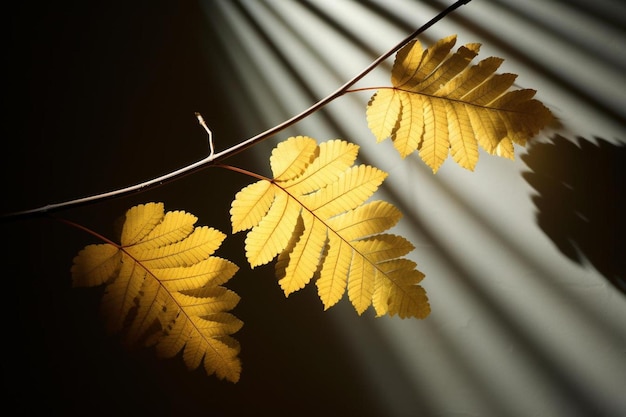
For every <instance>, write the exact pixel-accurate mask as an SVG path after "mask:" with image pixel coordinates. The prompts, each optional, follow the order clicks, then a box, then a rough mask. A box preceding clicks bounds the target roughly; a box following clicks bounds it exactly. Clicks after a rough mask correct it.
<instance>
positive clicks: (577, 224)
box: [522, 135, 626, 295]
mask: <svg viewBox="0 0 626 417" xmlns="http://www.w3.org/2000/svg"><path fill="white" fill-rule="evenodd" d="M594 139H595V143H594V142H593V141H590V140H588V139H585V138H583V137H577V138H576V139H575V140H572V139H569V138H567V137H564V136H561V135H554V136H553V137H552V138H551V141H550V142H546V143H535V144H534V145H532V146H531V147H530V148H529V150H528V153H527V154H526V155H524V156H522V160H523V161H524V163H525V164H526V165H527V167H528V168H529V171H526V172H524V173H523V174H522V175H523V177H524V179H525V180H526V181H527V182H528V184H530V185H531V186H532V187H533V188H534V189H535V191H536V192H537V194H535V195H534V196H533V202H534V203H535V207H536V208H537V214H536V217H537V223H538V225H539V227H541V229H542V230H543V232H544V233H545V234H546V235H547V236H548V237H549V238H550V239H551V240H552V242H553V243H554V244H555V245H556V246H557V248H558V249H559V250H560V251H561V252H562V253H563V254H564V255H565V256H567V257H568V258H569V259H571V260H572V261H574V262H576V263H578V264H581V265H583V264H585V263H586V262H588V263H590V264H591V265H592V266H593V267H594V268H595V269H596V270H597V271H598V272H599V273H601V274H602V275H603V276H604V277H605V278H606V279H607V280H608V281H609V282H610V283H611V284H613V286H614V287H615V288H617V289H618V290H619V291H621V292H622V293H623V294H624V295H626V250H625V246H626V245H625V243H626V220H625V219H624V216H625V215H626V145H625V144H619V145H615V144H612V143H610V142H608V141H606V140H604V139H602V138H598V137H595V138H594Z"/></svg>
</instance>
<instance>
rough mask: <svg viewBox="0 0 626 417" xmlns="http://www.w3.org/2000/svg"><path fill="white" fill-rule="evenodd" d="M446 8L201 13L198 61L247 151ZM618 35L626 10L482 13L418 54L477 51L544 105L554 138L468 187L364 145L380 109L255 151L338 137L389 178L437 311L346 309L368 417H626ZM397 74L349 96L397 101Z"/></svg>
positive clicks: (333, 322)
mask: <svg viewBox="0 0 626 417" xmlns="http://www.w3.org/2000/svg"><path fill="white" fill-rule="evenodd" d="M451 3H452V2H441V1H408V0H406V1H403V0H393V1H368V2H357V1H348V0H340V1H336V0H334V1H331V0H315V1H283V0H267V1H245V0H242V1H205V2H204V4H203V6H204V12H205V15H206V19H207V20H208V22H209V27H210V34H209V35H207V36H210V38H209V39H212V42H207V48H206V59H207V62H209V63H210V65H211V66H212V68H213V69H214V70H215V71H216V72H218V73H220V74H221V77H223V82H224V83H225V85H227V86H228V87H229V88H230V91H231V94H230V95H229V99H230V101H229V102H228V103H227V105H228V106H230V108H231V109H232V112H233V117H235V118H236V119H237V123H238V124H239V125H240V126H241V128H242V129H243V131H244V132H247V135H248V137H251V136H254V135H255V134H257V133H260V132H262V131H264V130H266V129H268V128H270V127H272V126H274V125H275V124H277V123H280V122H282V121H284V120H286V119H288V118H290V117H292V116H294V115H296V114H298V113H300V112H301V111H303V110H305V109H306V108H307V107H309V106H310V105H312V104H313V103H314V102H316V101H317V100H319V99H321V98H323V97H325V96H326V95H328V94H330V93H332V92H333V91H334V90H335V89H336V88H338V87H339V86H341V85H342V84H343V83H345V82H346V81H348V80H349V79H351V78H352V77H353V76H355V75H356V74H357V73H359V71H361V70H362V69H364V68H365V67H367V65H368V64H369V63H370V62H371V61H372V60H374V59H375V58H377V57H378V56H380V55H381V54H383V53H384V52H386V51H387V50H388V49H390V48H391V47H393V46H394V45H396V44H397V43H398V42H399V41H400V40H402V39H403V38H404V37H405V36H407V35H408V34H409V33H411V32H412V31H413V30H414V29H416V28H417V27H419V26H420V25H422V24H424V23H426V22H427V21H428V20H429V19H430V18H432V17H434V16H435V15H436V14H437V13H438V12H439V11H441V10H443V9H444V8H445V7H447V6H448V5H450V4H451ZM625 17H626V8H625V7H624V5H623V4H621V3H620V2H618V1H609V0H604V1H598V2H572V1H569V2H565V1H563V2H559V1H540V0H534V1H523V2H520V1H506V0H500V1H496V0H492V1H486V0H474V1H472V2H470V3H469V4H468V5H465V6H463V7H461V8H460V9H458V10H457V11H455V12H454V13H453V14H451V15H449V16H448V17H446V18H445V19H443V20H442V21H441V22H439V23H437V24H436V25H434V26H433V27H432V28H430V29H429V30H427V31H426V32H425V33H424V34H423V35H421V36H420V37H419V40H420V41H421V42H422V43H424V44H426V45H427V44H429V43H431V42H433V41H435V40H437V39H439V38H441V37H444V36H447V35H449V34H453V33H456V34H458V43H457V44H458V45H461V44H465V43H470V42H480V43H482V48H481V52H480V55H479V58H480V57H487V56H492V55H495V56H499V57H502V58H504V59H505V62H504V64H503V66H502V67H501V69H500V71H501V72H513V73H516V74H518V75H519V77H518V78H517V81H516V86H518V87H523V88H533V89H536V90H537V91H538V93H537V98H538V99H540V100H542V101H543V102H544V103H545V104H546V105H547V106H549V107H550V109H551V110H552V111H553V112H554V114H555V115H556V116H557V118H558V119H559V121H560V123H561V125H562V126H561V127H559V128H554V129H547V130H546V131H544V132H542V134H541V135H540V136H539V137H538V138H537V139H536V140H535V141H533V143H531V144H530V145H529V146H528V147H527V148H525V149H524V148H521V147H516V154H517V157H516V159H515V160H514V161H510V160H506V159H500V158H497V157H494V156H489V155H487V154H483V153H481V156H480V159H479V162H478V165H477V168H476V170H475V171H474V172H469V171H466V170H464V169H462V168H460V167H458V166H457V165H455V164H454V163H453V162H452V161H451V160H448V161H446V162H445V163H444V165H443V167H442V168H441V170H440V171H439V172H438V173H437V174H436V175H433V174H432V172H431V171H430V169H429V168H428V167H426V166H425V164H424V163H422V162H421V160H420V159H419V157H418V156H417V155H413V156H411V157H408V158H406V159H404V160H402V159H401V158H400V157H399V156H398V155H397V153H396V152H395V150H394V149H393V146H392V144H391V143H390V142H389V141H386V142H383V143H381V144H375V140H374V137H373V136H372V134H371V133H370V132H369V130H368V128H367V124H366V119H365V105H366V103H367V100H368V99H369V97H370V96H371V93H372V92H371V91H367V92H361V93H354V94H349V95H347V96H344V97H342V98H339V99H337V100H335V101H334V102H332V104H330V105H328V106H326V107H325V109H324V110H323V111H322V112H318V113H316V114H314V115H313V116H310V117H308V118H306V119H305V120H303V121H302V122H300V123H298V124H296V125H295V126H293V127H291V128H289V129H287V130H286V131H284V132H281V133H280V134H278V135H277V136H276V137H275V138H273V139H272V140H270V141H268V142H266V143H264V144H262V145H260V146H259V147H258V148H257V150H255V154H256V155H269V151H270V149H271V147H272V146H273V145H274V144H275V143H276V141H278V140H282V139H285V138H286V137H288V136H291V135H299V134H302V135H308V136H312V137H314V138H316V139H317V140H318V141H323V140H328V139H333V138H336V137H340V138H343V139H347V140H349V141H352V142H355V143H357V144H358V145H359V146H360V147H361V150H360V158H361V160H362V161H363V162H366V163H369V164H373V165H375V166H377V167H379V168H381V169H383V170H385V171H387V172H388V173H389V177H388V179H387V180H386V182H385V185H384V187H383V188H382V189H381V191H380V193H379V195H380V196H381V197H383V198H386V199H389V200H390V201H392V202H393V203H394V204H396V205H397V206H398V207H400V208H401V209H402V211H403V212H404V214H405V217H404V218H403V219H402V221H401V223H400V225H399V226H398V228H397V232H398V233H401V234H402V235H404V236H406V237H407V238H409V239H410V240H411V241H412V242H413V243H414V244H415V246H416V249H415V250H414V251H413V252H412V253H411V254H410V258H411V259H413V260H414V261H416V262H417V263H418V266H419V268H420V269H421V270H422V271H423V272H424V273H425V274H426V279H425V281H424V283H423V285H424V287H425V288H426V290H427V292H428V294H429V298H430V301H431V306H432V313H431V315H430V317H428V318H427V319H426V320H423V321H418V320H400V319H398V318H373V317H372V315H371V314H368V313H366V314H365V315H364V316H363V317H358V316H357V315H356V313H355V312H354V310H353V309H352V308H351V306H350V305H349V304H348V303H347V302H342V303H340V304H339V305H337V306H336V307H333V308H332V309H331V310H329V311H328V312H327V313H326V320H327V322H326V324H325V325H328V326H333V327H335V328H336V330H337V335H338V337H339V338H341V341H342V343H343V344H345V345H346V346H348V347H349V351H350V352H351V354H352V355H354V356H353V358H356V359H355V360H356V361H357V364H358V367H359V369H360V370H361V372H362V373H361V375H362V380H361V381H360V383H361V384H364V386H365V387H367V389H364V391H363V392H362V396H363V398H364V401H367V402H369V403H372V404H374V403H376V404H377V405H378V406H379V407H380V409H384V410H386V414H385V415H386V416H417V415H424V416H483V417H486V416H494V417H495V416H519V417H525V416H531V415H532V416H563V417H566V416H568V417H569V416H600V415H604V416H615V417H617V416H620V415H625V414H626V396H625V395H624V392H626V365H625V364H626V324H624V323H626V319H625V318H626V289H625V287H624V279H625V278H624V273H625V268H624V258H623V256H624V236H625V234H624V220H623V211H621V210H622V209H623V208H624V207H625V206H624V189H625V184H624V174H623V173H622V171H623V166H624V165H623V164H624V163H625V162H626V159H625V157H624V156H625V155H624V154H625V151H624V149H625V148H624V143H626V136H625V133H624V132H625V131H624V127H625V122H624V120H625V118H626V78H625V77H624V73H625V70H626V61H625V58H624V57H626V48H625V46H624V45H625V43H624V41H625V40H626V37H625V32H624V28H623V21H624V20H623V19H624V18H625ZM391 62H392V61H391V60H388V61H387V62H385V63H384V64H383V65H381V66H380V67H378V68H377V69H376V70H374V71H373V72H372V73H371V74H369V75H368V76H367V77H366V78H365V79H363V80H362V81H361V82H359V83H358V84H357V87H376V86H383V85H389V68H390V64H391ZM557 135H558V136H557ZM578 137H580V138H578ZM216 140H218V141H219V139H216ZM259 159H260V161H261V162H263V161H264V159H263V157H261V156H259ZM265 160H267V156H265ZM598 189H600V190H601V191H600V192H596V191H594V190H598ZM556 196H558V197H556ZM620 288H621V289H620ZM292 297H297V295H295V296H292ZM344 301H345V300H344ZM277 325H280V324H279V323H277ZM320 343H323V341H321V342H320ZM302 360H304V361H306V360H307V358H306V357H303V359H302ZM325 373H326V376H327V378H334V377H340V376H338V375H333V370H332V369H329V370H325ZM303 377H304V378H307V376H306V375H303ZM346 383H348V384H349V381H348V382H346ZM277 395H278V396H280V394H277ZM311 395H315V393H313V392H312V393H311ZM329 406H330V405H329ZM277 410H280V406H278V405H277ZM330 414H331V415H332V413H330Z"/></svg>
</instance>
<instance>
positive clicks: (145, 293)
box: [72, 203, 242, 382]
mask: <svg viewBox="0 0 626 417" xmlns="http://www.w3.org/2000/svg"><path fill="white" fill-rule="evenodd" d="M196 220H197V218H196V217H195V216H193V215H191V214H189V213H185V212H182V211H175V212H168V213H164V211H163V204H161V203H148V204H142V205H139V206H135V207H133V208H131V209H129V210H128V211H127V212H126V218H125V222H124V226H123V229H122V234H121V244H120V245H119V247H115V246H113V245H110V244H106V245H90V246H87V247H86V248H85V249H83V250H81V251H80V252H79V253H78V255H77V256H76V257H75V258H74V264H73V266H72V279H73V284H74V286H86V285H99V284H106V287H105V293H104V296H103V298H102V303H101V311H102V314H103V316H104V317H105V319H106V320H107V328H108V330H109V331H112V332H119V331H122V332H124V335H125V340H126V342H127V343H128V344H130V345H133V344H137V343H144V344H146V345H156V349H157V353H158V354H159V355H160V356H163V357H171V356H175V355H176V354H177V353H178V352H180V351H181V350H183V349H184V352H183V359H184V361H185V364H186V365H187V367H188V368H189V369H195V368H197V367H198V366H199V365H200V364H201V363H203V364H204V368H205V370H206V371H207V373H208V374H213V373H215V374H216V376H217V377H218V378H220V379H227V380H229V381H232V382H237V381H238V380H239V376H240V373H241V362H240V360H239V358H238V353H239V345H238V343H237V342H236V341H235V340H234V339H233V338H232V337H231V336H230V335H231V334H233V333H235V332H236V331H238V330H239V329H240V328H241V326H242V322H241V321H240V320H239V319H237V318H236V317H235V316H233V315H231V314H230V313H228V312H227V311H229V310H231V309H233V308H234V307H235V306H236V305H237V303H238V302H239V296H238V295H237V294H235V293H234V292H232V291H230V290H227V289H226V288H224V287H222V286H221V284H223V283H225V282H227V281H228V280H229V279H230V278H231V277H232V276H233V275H234V274H235V273H236V272H237V270H238V267H237V266H236V265H235V264H233V263H232V262H230V261H227V260H225V259H221V258H218V257H215V256H211V255H212V254H213V252H214V251H215V250H217V249H218V248H219V246H220V245H221V243H222V241H223V240H224V238H225V235H224V234H223V233H222V232H220V231H217V230H215V229H212V228H209V227H206V226H203V227H195V226H194V224H195V222H196Z"/></svg>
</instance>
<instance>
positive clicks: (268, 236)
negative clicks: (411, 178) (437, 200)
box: [230, 136, 430, 318]
mask: <svg viewBox="0 0 626 417" xmlns="http://www.w3.org/2000/svg"><path fill="white" fill-rule="evenodd" d="M358 149H359V148H358V146H357V145H354V144H351V143H348V142H345V141H342V140H331V141H328V142H324V143H322V144H321V145H319V146H318V145H317V142H316V141H315V139H312V138H309V137H304V136H297V137H292V138H289V139H287V140H286V141H284V142H282V143H280V144H279V145H278V146H277V147H276V148H275V149H274V150H273V152H272V155H271V158H270V165H271V168H272V172H273V174H274V179H273V180H261V181H258V182H256V183H253V184H251V185H249V186H247V187H245V188H244V189H242V190H241V191H239V192H238V193H237V195H236V196H235V200H234V201H233V203H232V207H231V210H230V213H231V222H232V227H233V233H236V232H239V231H243V230H248V229H251V230H250V231H249V232H248V234H247V236H246V242H245V246H246V247H245V249H246V256H247V258H248V261H249V263H250V265H251V266H252V267H253V268H254V267H256V266H259V265H263V264H266V263H269V262H270V261H272V260H273V259H274V258H276V257H278V260H277V262H276V273H277V276H278V278H279V284H280V286H281V288H282V289H283V291H284V293H285V295H286V296H288V295H289V294H291V293H293V292H295V291H298V290H300V289H302V288H304V286H306V285H307V284H308V283H309V282H310V281H311V280H312V279H314V278H315V279H316V284H317V289H318V294H319V296H320V299H321V301H322V303H323V304H324V308H325V309H328V308H330V307H332V306H333V305H334V304H336V303H337V302H338V301H339V300H340V299H341V298H342V297H343V295H344V293H345V292H346V291H347V292H348V298H349V299H350V301H351V302H352V305H353V306H354V308H355V309H356V311H357V312H358V313H359V314H362V313H363V312H364V311H365V310H366V309H367V308H368V307H369V306H373V307H374V309H375V311H376V314H377V315H378V316H382V315H385V314H389V315H390V316H393V315H395V314H397V315H399V316H400V317H402V318H405V317H418V318H424V317H426V316H427V315H428V314H429V312H430V306H429V304H428V299H427V297H426V293H425V291H424V289H423V288H422V287H421V286H420V285H418V283H419V282H420V281H421V280H422V279H423V277H424V274H422V273H421V272H419V271H418V270H417V269H415V267H416V264H415V263H414V262H413V261H410V260H408V259H404V258H401V257H402V256H404V255H406V254H408V253H409V252H410V251H412V250H413V249H414V247H413V245H412V244H411V243H410V242H408V241H407V240H406V239H405V238H403V237H401V236H396V235H393V234H386V233H382V232H384V231H386V230H387V229H389V228H391V227H392V226H394V225H395V224H396V223H397V222H398V220H399V219H400V218H401V216H402V215H401V213H400V212H399V211H398V209H397V208H395V207H394V206H393V205H391V204H389V203H386V202H384V201H372V202H366V200H368V199H369V198H370V197H371V196H372V195H373V194H374V192H375V191H376V190H377V189H378V187H379V186H380V184H381V183H382V182H383V181H384V179H385V177H386V176H387V174H386V173H385V172H383V171H381V170H379V169H377V168H374V167H371V166H367V165H358V166H353V164H354V161H355V160H356V157H357V153H358Z"/></svg>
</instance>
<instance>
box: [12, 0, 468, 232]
mask: <svg viewBox="0 0 626 417" xmlns="http://www.w3.org/2000/svg"><path fill="white" fill-rule="evenodd" d="M470 1H471V0H457V1H456V2H455V3H453V4H452V5H451V6H449V7H448V8H446V9H445V10H443V11H441V12H440V13H439V14H437V15H436V16H435V17H433V18H432V19H430V20H429V21H428V22H427V23H426V24H424V25H423V26H421V27H420V28H419V29H417V30H415V31H414V32H413V33H411V34H410V35H409V36H407V37H406V38H404V39H403V40H402V41H401V42H400V43H398V44H397V45H396V46H394V47H393V48H391V49H390V50H389V51H387V52H385V53H384V54H383V55H381V56H380V57H378V58H377V59H376V60H375V61H373V62H372V63H371V64H370V65H369V66H368V67H367V68H365V69H364V70H363V71H361V72H360V73H359V74H357V75H356V76H355V77H354V78H352V79H351V80H349V81H348V82H346V83H345V84H344V85H342V86H341V87H339V88H338V89H337V90H336V91H335V92H333V93H331V94H330V95H328V96H326V97H325V98H323V99H321V100H319V101H318V102H317V103H315V104H313V105H312V106H311V107H309V108H308V109H306V110H304V111H303V112H301V113H299V114H297V115H295V116H293V117H291V118H290V119H288V120H285V121H284V122H282V123H280V124H278V125H276V126H274V127H272V128H270V129H268V130H266V131H264V132H261V133H259V134H257V135H255V136H253V137H251V138H249V139H247V140H245V141H243V142H241V143H239V144H237V145H235V146H232V147H230V148H228V149H226V150H223V151H221V152H217V153H215V152H214V150H213V146H212V145H213V143H212V138H211V137H209V140H210V142H209V144H210V146H211V153H210V154H209V155H208V156H207V157H205V158H203V159H201V160H199V161H197V162H194V163H192V164H189V165H187V166H185V167H182V168H180V169H177V170H175V171H172V172H169V173H167V174H164V175H161V176H159V177H157V178H153V179H151V180H148V181H144V182H142V183H140V184H135V185H131V186H128V187H125V188H119V189H117V190H113V191H109V192H105V193H100V194H95V195H92V196H88V197H83V198H77V199H74V200H68V201H64V202H61V203H54V204H48V205H45V206H41V207H38V208H34V209H30V210H23V211H17V212H12V213H6V214H4V213H3V214H1V215H0V221H7V220H12V219H17V218H26V217H31V216H35V215H41V214H46V213H52V212H55V211H58V210H61V209H68V208H72V207H78V206H84V205H87V204H90V203H94V202H98V201H104V200H108V199H111V198H114V197H121V196H124V195H128V194H131V193H133V192H141V191H145V190H146V189H148V188H151V187H154V186H159V185H163V184H165V183H167V182H170V181H173V180H175V179H179V178H182V177H183V176H187V175H189V174H192V173H194V172H197V171H199V170H201V169H204V168H206V167H208V166H210V165H214V164H215V163H216V162H219V161H221V160H224V159H226V158H228V157H231V156H233V155H235V154H238V153H240V152H242V151H244V150H246V149H248V148H249V147H251V146H253V145H255V144H256V143H258V142H261V141H263V140H265V139H268V138H270V137H272V136H274V135H275V134H277V133H279V132H281V131H283V130H284V129H286V128H288V127H290V126H292V125H294V124H296V123H297V122H299V121H301V120H303V119H304V118H306V117H308V116H309V115H311V114H313V113H315V112H316V111H318V110H320V109H321V108H322V107H324V106H326V105H327V104H329V103H330V102H332V101H333V100H335V99H336V98H339V97H341V96H343V95H344V94H346V93H347V92H348V91H349V89H350V87H352V86H353V85H354V84H356V83H357V82H359V81H360V80H361V79H363V78H364V77H365V76H366V75H367V74H369V73H370V72H371V71H372V70H373V69H374V68H376V67H377V66H378V65H379V64H380V63H382V62H383V61H385V60H386V59H387V58H389V57H390V56H391V55H393V54H394V53H396V52H397V51H398V50H400V49H401V48H402V47H403V46H404V45H406V44H407V43H408V42H410V41H411V40H412V39H413V38H415V37H416V36H418V35H419V34H421V33H422V32H424V31H425V30H427V29H428V28H430V27H431V26H433V25H434V24H435V23H437V22H438V21H440V20H441V19H443V18H444V17H445V16H446V15H448V14H449V13H451V12H452V11H454V10H456V9H457V8H459V7H460V6H462V5H465V4H467V3H469V2H470ZM196 115H197V114H196ZM199 120H201V119H199ZM201 124H202V121H201ZM203 127H205V126H204V125H203ZM205 129H206V127H205Z"/></svg>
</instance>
